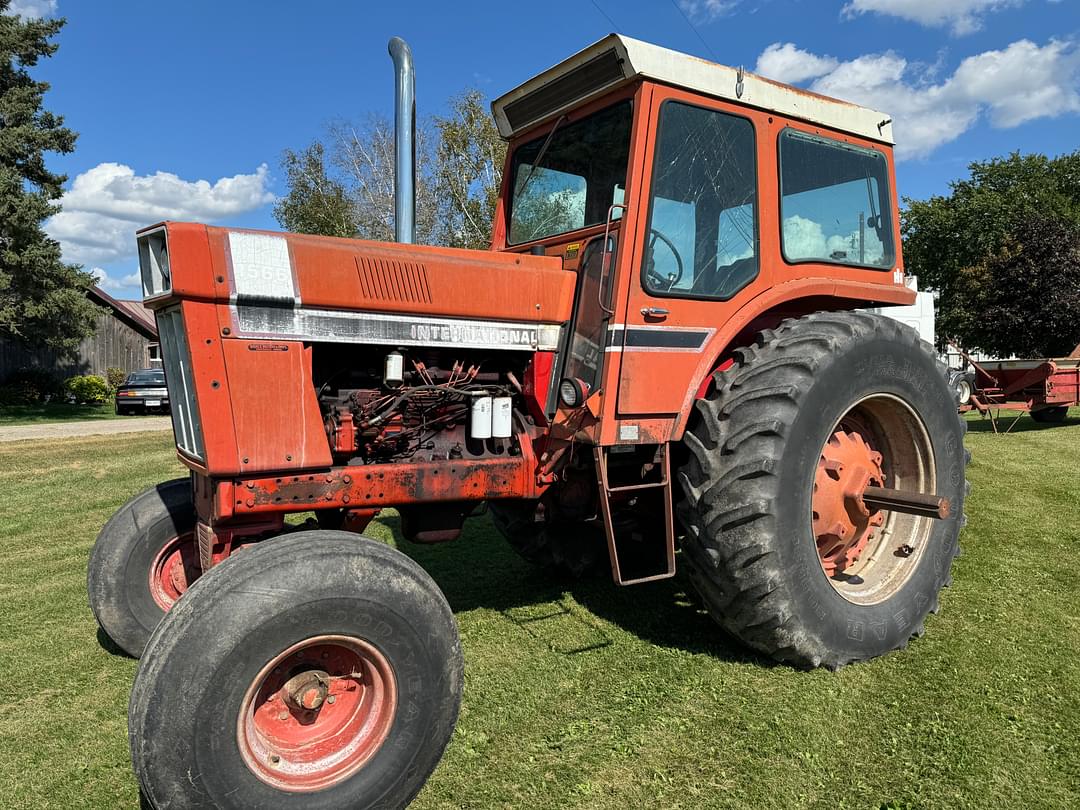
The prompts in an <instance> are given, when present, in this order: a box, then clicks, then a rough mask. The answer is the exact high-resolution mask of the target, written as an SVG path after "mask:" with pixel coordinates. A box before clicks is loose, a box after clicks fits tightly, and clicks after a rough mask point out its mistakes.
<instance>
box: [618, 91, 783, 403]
mask: <svg viewBox="0 0 1080 810" xmlns="http://www.w3.org/2000/svg"><path fill="white" fill-rule="evenodd" d="M650 114H651V116H652V117H651V119H650V120H651V123H652V126H653V128H654V129H653V132H654V133H655V135H654V137H652V138H651V139H650V143H649V146H648V148H647V149H646V155H645V161H646V166H645V172H644V174H645V177H646V182H645V184H644V187H643V189H642V194H641V196H640V198H639V203H638V204H639V205H640V206H641V211H640V215H641V221H642V226H640V227H639V228H638V229H637V233H636V238H635V249H634V251H633V259H632V260H631V261H632V263H633V264H632V266H631V267H630V283H629V290H628V295H627V298H626V299H625V300H626V306H625V310H624V311H622V312H620V313H619V315H620V316H621V317H618V318H616V319H614V320H615V323H613V325H612V327H611V336H610V338H609V349H608V351H614V352H619V353H621V356H622V358H621V359H622V362H621V370H620V374H619V387H618V398H617V412H618V414H619V416H620V417H626V416H661V415H674V414H678V413H680V412H682V410H683V409H684V408H685V407H688V406H689V401H690V400H689V398H690V396H692V395H693V393H694V392H695V391H696V390H697V386H698V385H699V384H700V382H701V381H700V380H698V379H695V377H696V376H700V375H701V373H702V372H701V371H700V365H701V362H702V353H703V352H704V351H705V350H706V346H707V345H708V344H709V339H710V338H711V337H712V336H713V335H714V334H715V332H716V331H717V328H718V327H719V326H721V325H722V324H723V323H724V322H725V321H726V320H727V319H728V318H730V317H731V315H732V314H733V313H734V312H735V311H736V310H737V309H738V308H739V307H741V306H742V305H743V304H744V303H746V302H747V301H749V300H750V298H752V297H753V296H754V295H755V294H757V292H759V291H761V289H763V288H764V287H767V286H768V279H767V278H765V277H764V274H763V273H762V262H761V251H760V238H759V231H760V219H761V217H760V214H761V212H760V205H759V188H758V185H759V183H758V164H759V162H760V158H761V155H760V154H759V153H760V152H761V151H762V149H761V146H760V144H759V143H758V137H757V134H756V133H757V130H758V129H759V128H760V129H762V130H765V129H766V127H764V126H761V127H759V126H758V122H757V121H755V117H756V116H757V114H756V113H752V112H750V111H748V110H745V109H743V108H740V107H737V106H734V105H730V104H726V103H723V102H719V101H713V100H708V99H703V98H702V97H700V96H696V95H692V94H689V93H685V92H683V91H679V90H676V89H674V88H666V87H659V86H657V87H656V88H655V91H654V93H653V94H652V105H651V113H650Z"/></svg>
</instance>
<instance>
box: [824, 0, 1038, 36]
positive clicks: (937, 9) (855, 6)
mask: <svg viewBox="0 0 1080 810" xmlns="http://www.w3.org/2000/svg"><path fill="white" fill-rule="evenodd" d="M1024 2H1025V0H850V2H849V3H848V4H847V5H846V6H844V15H845V16H847V17H854V16H856V15H859V14H885V15H887V16H890V17H899V18H900V19H902V20H908V21H909V22H914V23H918V24H919V25H925V26H928V27H931V28H943V27H945V26H949V28H951V29H952V33H953V34H955V35H956V36H963V35H964V34H970V33H972V32H973V31H978V30H979V29H980V28H981V27H982V18H983V16H984V15H986V14H989V13H992V12H994V11H999V10H1001V9H1003V8H1010V7H1015V6H1020V5H1023V4H1024Z"/></svg>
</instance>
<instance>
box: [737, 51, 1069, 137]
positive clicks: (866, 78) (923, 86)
mask: <svg viewBox="0 0 1080 810" xmlns="http://www.w3.org/2000/svg"><path fill="white" fill-rule="evenodd" d="M778 55H779V56H778ZM831 59H832V57H828V56H815V55H814V54H811V53H808V52H806V51H800V50H799V49H798V48H796V47H795V46H794V45H792V44H790V43H787V44H783V45H781V44H780V43H774V44H773V45H770V46H769V47H768V48H766V49H765V51H763V52H762V54H761V58H759V60H758V70H759V72H762V73H763V74H764V75H766V76H769V77H770V78H777V79H779V80H782V81H789V82H790V81H794V79H791V78H784V77H785V75H786V76H788V77H790V76H793V75H799V74H800V71H801V72H802V75H807V76H808V77H813V78H814V81H813V82H812V83H811V84H810V89H811V90H813V91H814V92H817V93H822V94H824V95H827V96H835V97H837V98H842V99H845V100H847V101H852V102H855V103H856V104H864V105H866V106H868V107H873V108H874V109H878V110H882V111H883V112H886V113H888V114H889V115H891V116H892V118H893V122H894V124H893V130H894V133H895V136H896V143H897V147H896V154H897V156H898V157H900V158H912V157H922V156H924V155H927V154H929V153H930V152H932V151H933V150H934V149H936V148H937V147H939V146H941V145H942V144H945V143H948V142H950V141H953V140H955V139H956V138H958V137H960V136H961V135H962V134H963V133H964V132H966V131H967V130H969V129H970V128H971V127H973V126H974V125H975V124H976V122H977V121H978V120H979V118H980V117H981V116H987V117H988V118H989V120H990V123H991V124H992V125H993V126H995V127H999V128H1008V127H1014V126H1017V125H1018V124H1022V123H1024V122H1025V121H1031V120H1034V119H1036V118H1055V117H1057V116H1060V115H1066V114H1069V113H1076V112H1080V48H1078V47H1077V45H1076V44H1075V43H1072V42H1065V41H1059V40H1051V41H1050V42H1048V43H1047V44H1046V45H1043V46H1039V45H1036V44H1035V43H1033V42H1031V41H1030V40H1026V39H1024V40H1019V41H1017V42H1014V43H1012V44H1011V45H1009V46H1008V47H1006V48H1004V49H1002V50H993V51H985V52H984V53H980V54H976V55H974V56H969V57H968V58H966V59H964V60H963V61H962V62H961V63H960V65H959V67H957V69H956V71H955V72H954V73H953V74H952V75H951V76H949V77H947V78H944V79H942V80H941V81H938V82H934V81H933V79H932V77H931V75H928V74H927V73H925V72H924V73H923V75H921V76H920V75H915V74H918V73H919V69H918V67H917V66H916V65H913V64H911V63H909V62H908V61H907V60H906V59H904V58H903V57H902V56H900V55H899V54H896V53H894V52H892V51H888V52H886V53H879V54H867V55H864V56H859V57H857V58H855V59H851V60H849V61H846V62H838V63H836V64H835V66H834V67H832V68H831V69H829V70H827V71H826V72H823V73H821V72H818V71H819V70H820V69H821V68H822V67H823V66H824V65H825V64H827V63H828V62H829V60H831ZM815 60H822V61H820V62H819V61H815ZM833 61H835V60H833ZM763 68H764V69H763ZM770 70H776V71H778V73H770ZM785 71H787V72H786V74H785Z"/></svg>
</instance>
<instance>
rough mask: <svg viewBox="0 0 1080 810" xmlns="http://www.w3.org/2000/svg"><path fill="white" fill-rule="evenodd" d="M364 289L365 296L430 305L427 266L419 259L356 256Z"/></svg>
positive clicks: (362, 289)
mask: <svg viewBox="0 0 1080 810" xmlns="http://www.w3.org/2000/svg"><path fill="white" fill-rule="evenodd" d="M356 269H357V271H358V272H359V274H360V290H361V292H363V294H364V297H365V298H370V299H377V300H380V301H399V302H401V303H412V304H430V303H431V288H430V287H429V286H428V277H427V268H426V267H424V265H422V264H418V263H415V262H397V261H393V260H387V259H372V258H368V257H366V256H357V257H356Z"/></svg>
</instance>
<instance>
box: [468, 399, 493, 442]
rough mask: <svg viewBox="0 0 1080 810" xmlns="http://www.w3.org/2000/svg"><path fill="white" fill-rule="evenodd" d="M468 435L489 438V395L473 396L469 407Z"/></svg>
mask: <svg viewBox="0 0 1080 810" xmlns="http://www.w3.org/2000/svg"><path fill="white" fill-rule="evenodd" d="M469 436H470V437H472V438H473V439H490V438H491V397H475V398H474V399H473V401H472V406H471V407H470V408H469Z"/></svg>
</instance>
